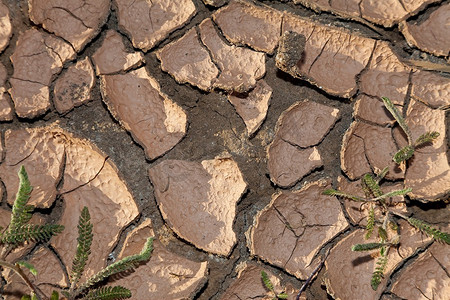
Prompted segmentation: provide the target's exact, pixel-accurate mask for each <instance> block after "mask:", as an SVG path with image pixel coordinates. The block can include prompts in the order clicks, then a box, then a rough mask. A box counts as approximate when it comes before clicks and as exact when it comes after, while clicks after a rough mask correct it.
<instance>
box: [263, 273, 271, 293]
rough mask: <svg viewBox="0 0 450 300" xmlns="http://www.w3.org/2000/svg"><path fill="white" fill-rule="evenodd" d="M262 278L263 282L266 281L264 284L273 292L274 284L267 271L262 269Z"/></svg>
mask: <svg viewBox="0 0 450 300" xmlns="http://www.w3.org/2000/svg"><path fill="white" fill-rule="evenodd" d="M261 279H262V282H263V283H264V286H265V287H266V288H267V289H268V290H269V291H271V292H273V284H272V282H271V281H270V279H269V276H268V275H267V273H266V272H264V271H261Z"/></svg>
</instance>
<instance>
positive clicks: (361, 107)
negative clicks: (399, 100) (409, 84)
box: [353, 94, 403, 126]
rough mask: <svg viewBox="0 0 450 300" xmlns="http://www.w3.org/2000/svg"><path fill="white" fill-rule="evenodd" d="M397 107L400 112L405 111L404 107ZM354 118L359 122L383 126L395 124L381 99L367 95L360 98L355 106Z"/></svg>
mask: <svg viewBox="0 0 450 300" xmlns="http://www.w3.org/2000/svg"><path fill="white" fill-rule="evenodd" d="M396 106H397V109H398V110H399V111H402V110H403V107H401V106H399V105H396ZM353 116H354V117H355V118H356V119H358V120H364V121H367V122H369V123H374V124H377V125H381V126H387V125H392V124H394V123H395V119H394V117H393V116H392V114H391V113H390V112H389V111H388V110H387V109H386V107H385V106H384V104H383V101H382V100H381V99H379V98H377V97H372V96H367V95H365V94H361V95H359V96H358V98H357V100H356V102H355V105H354V106H353Z"/></svg>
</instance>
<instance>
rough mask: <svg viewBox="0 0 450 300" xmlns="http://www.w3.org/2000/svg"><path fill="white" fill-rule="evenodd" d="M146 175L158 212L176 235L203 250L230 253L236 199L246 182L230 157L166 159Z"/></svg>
mask: <svg viewBox="0 0 450 300" xmlns="http://www.w3.org/2000/svg"><path fill="white" fill-rule="evenodd" d="M149 175H150V179H151V181H152V183H153V185H154V187H155V196H156V200H157V202H158V206H159V209H160V211H161V214H162V216H163V218H164V219H165V220H166V222H167V223H168V225H169V226H170V228H171V229H172V230H173V231H174V232H175V233H176V234H177V235H178V236H179V237H181V238H183V239H185V240H187V241H189V242H191V243H193V244H194V245H195V246H196V247H198V248H200V249H203V250H205V251H208V252H211V253H215V254H220V255H225V256H226V255H229V254H230V252H231V250H232V248H233V246H234V245H235V243H236V234H235V232H234V231H233V222H234V218H235V214H236V203H237V202H238V201H239V199H240V197H241V196H242V194H243V193H244V191H245V189H246V186H247V184H246V183H245V181H244V179H243V178H242V174H241V172H240V171H239V168H238V166H237V164H236V163H235V162H234V161H233V160H232V159H231V157H216V158H215V159H213V160H204V161H202V162H201V163H197V162H189V161H181V160H166V161H163V162H162V163H160V164H158V165H156V166H154V167H152V168H151V169H150V170H149Z"/></svg>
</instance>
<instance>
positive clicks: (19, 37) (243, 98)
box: [0, 0, 450, 300]
mask: <svg viewBox="0 0 450 300" xmlns="http://www.w3.org/2000/svg"><path fill="white" fill-rule="evenodd" d="M0 51H1V54H0V181H1V182H0V195H1V199H0V200H1V205H0V226H3V227H5V226H6V225H7V224H8V222H9V219H10V214H11V204H12V203H13V201H14V198H15V193H16V190H17V187H18V183H19V180H18V177H17V171H18V169H19V167H20V166H21V165H24V166H25V167H26V170H27V171H28V173H29V178H30V181H31V183H32V185H33V186H34V189H33V191H32V193H31V198H30V204H33V205H34V206H36V212H35V214H34V216H33V221H34V222H35V223H44V222H48V221H53V222H57V223H59V224H63V225H64V226H65V230H64V231H63V233H62V234H60V235H58V236H57V237H54V238H52V239H51V240H50V241H49V242H48V243H45V244H38V245H34V244H27V245H25V246H24V247H22V248H20V249H17V250H16V251H14V252H12V253H11V254H10V255H9V257H8V260H11V261H16V260H18V259H21V258H24V259H26V260H29V261H30V262H31V263H33V264H34V265H35V266H36V268H37V269H38V271H39V274H38V276H36V277H35V276H31V280H32V281H33V282H34V283H35V284H36V285H37V286H38V287H39V288H40V289H41V290H42V291H44V292H46V293H47V294H48V293H49V292H50V291H51V290H53V289H57V290H58V289H63V288H64V287H67V285H68V284H69V282H68V276H67V274H68V272H70V267H71V261H72V258H73V256H74V253H75V249H76V243H77V242H76V236H77V228H76V226H77V222H78V218H79V216H80V211H81V208H82V207H83V206H87V207H88V208H89V210H90V212H91V216H92V222H93V224H94V240H93V244H92V252H93V254H92V255H91V257H90V259H89V260H88V263H87V267H86V273H85V275H84V278H87V277H89V276H91V275H93V274H94V273H96V272H97V271H99V270H100V269H101V268H102V267H104V266H105V265H107V264H110V263H112V262H114V261H117V260H118V259H120V258H121V257H125V256H127V255H131V254H135V253H138V252H139V251H140V249H141V248H142V246H143V244H144V242H145V240H146V238H147V237H149V236H154V237H155V242H154V246H155V247H154V251H153V254H152V257H151V259H150V261H148V262H147V263H145V264H144V265H141V266H139V267H138V268H137V269H135V271H134V272H132V273H129V274H125V275H124V276H120V277H118V278H113V279H110V280H109V282H108V283H107V284H110V285H111V284H120V285H123V286H126V287H128V288H130V289H131V291H132V293H133V299H201V300H205V299H224V300H228V299H230V300H231V299H236V300H238V299H271V298H273V294H271V293H270V292H269V291H268V290H267V289H266V288H265V287H264V285H263V283H262V280H261V275H260V273H261V271H262V270H264V271H265V272H267V274H268V276H269V278H271V281H272V283H273V285H274V290H275V291H276V292H281V291H283V290H285V291H286V292H287V293H288V295H289V299H295V296H296V294H297V292H298V290H299V288H300V286H301V285H302V284H303V283H304V282H305V280H306V279H307V278H308V277H309V276H310V274H311V273H312V272H313V270H314V269H316V268H317V267H318V266H319V265H320V263H321V260H322V259H323V257H325V255H326V254H328V256H327V258H326V260H325V264H324V266H323V268H322V269H321V271H320V272H319V273H318V275H317V277H314V280H313V281H312V283H311V284H310V286H309V287H308V288H307V290H306V292H305V293H303V294H302V296H301V299H355V300H360V299H386V300H387V299H436V300H437V299H442V300H444V299H448V295H450V275H449V273H450V251H449V249H448V247H446V246H445V245H443V244H440V243H437V242H433V241H432V240H431V239H430V238H428V237H427V236H425V235H424V234H421V233H420V232H418V231H417V230H415V229H414V228H412V227H411V226H410V225H409V224H408V223H406V222H403V221H401V222H400V223H399V230H400V232H401V240H400V246H399V247H397V248H396V249H394V251H392V252H391V256H390V259H389V263H388V265H387V266H386V270H385V277H384V278H383V280H382V281H381V284H380V286H379V288H378V289H377V290H376V291H374V290H372V289H371V287H370V277H371V273H372V271H373V268H374V261H375V260H374V258H372V257H370V255H361V254H359V253H356V252H352V251H351V249H350V248H351V245H353V244H355V243H359V242H361V241H362V240H363V235H364V231H363V229H364V226H365V224H366V223H367V217H366V215H367V207H366V206H360V205H356V204H355V202H350V201H344V200H343V199H338V198H335V197H329V196H325V195H322V192H323V190H325V189H326V188H330V187H334V188H337V189H342V190H345V191H351V192H353V193H355V194H358V193H360V191H359V189H358V187H359V185H360V181H359V180H360V178H361V176H362V175H364V174H366V173H368V172H372V171H376V170H377V169H382V168H383V167H384V166H388V167H389V173H388V174H387V177H386V180H385V181H384V182H383V184H382V188H383V189H385V190H387V191H390V190H394V189H398V188H405V187H411V188H412V189H413V190H412V192H411V193H409V194H408V195H407V196H406V197H405V198H403V197H396V198H397V199H392V201H394V202H395V208H394V209H395V211H397V212H401V213H403V214H408V215H413V216H415V217H417V218H421V219H423V220H425V221H427V222H428V223H431V224H433V225H434V226H436V227H438V228H441V229H444V230H449V229H450V223H449V217H450V213H449V207H448V203H449V201H448V199H449V192H450V166H449V159H448V157H449V150H448V149H449V139H448V136H449V132H450V131H449V130H450V129H449V113H448V112H449V110H448V108H449V107H450V58H449V54H450V52H449V51H450V1H448V0H447V1H439V0H414V1H412V0H385V1H384V0H383V1H378V0H339V1H338V0H331V1H329V0H316V1H312V0H293V1H289V0H284V1H283V0H281V1H275V0H274V1H268V0H267V1H249V0H230V1H228V0H153V1H145V0H134V1H129V0H112V1H110V0H71V1H63V0H28V1H24V0H21V1H16V0H3V1H1V2H0ZM383 96H384V97H389V98H390V99H391V100H392V101H393V103H394V104H395V105H396V106H397V108H398V109H399V110H400V111H401V112H402V113H403V115H404V117H405V119H406V122H407V124H408V125H409V127H410V129H411V135H412V137H413V139H416V138H417V137H418V136H419V135H420V134H422V133H423V132H425V131H431V130H435V131H438V132H440V133H441V135H440V137H439V138H438V139H437V140H436V141H435V142H434V143H433V144H432V145H427V146H426V147H422V148H420V149H417V151H416V153H415V155H414V158H413V159H412V160H410V161H409V162H408V164H407V165H406V166H403V167H402V168H399V167H398V166H397V165H395V164H394V162H393V161H392V155H393V153H395V152H396V151H397V150H398V149H399V148H400V147H402V146H404V145H406V143H407V139H406V137H405V135H404V134H403V132H402V131H401V130H400V128H399V126H398V124H397V123H396V122H395V120H394V119H393V118H392V117H391V115H390V114H389V112H388V111H387V110H386V109H385V108H384V106H383V103H382V101H381V97H383ZM361 196H362V195H361ZM82 280H83V279H82ZM23 291H26V287H25V285H24V284H22V282H21V281H20V280H19V279H18V278H17V277H16V275H14V274H11V272H7V271H6V270H4V271H3V273H2V279H1V288H0V292H1V296H0V298H1V299H20V295H21V292H23Z"/></svg>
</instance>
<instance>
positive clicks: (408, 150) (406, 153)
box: [392, 145, 414, 164]
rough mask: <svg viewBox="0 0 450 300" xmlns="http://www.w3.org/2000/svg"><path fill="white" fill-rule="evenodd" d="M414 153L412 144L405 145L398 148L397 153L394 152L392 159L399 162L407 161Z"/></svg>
mask: <svg viewBox="0 0 450 300" xmlns="http://www.w3.org/2000/svg"><path fill="white" fill-rule="evenodd" d="M413 155H414V147H413V146H409V145H408V146H405V147H403V148H402V149H400V150H398V152H397V153H395V154H394V157H393V158H392V160H393V161H394V162H395V163H397V164H400V163H401V162H402V161H407V160H408V159H410V158H411V157H412V156H413Z"/></svg>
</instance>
